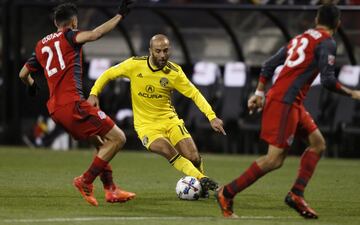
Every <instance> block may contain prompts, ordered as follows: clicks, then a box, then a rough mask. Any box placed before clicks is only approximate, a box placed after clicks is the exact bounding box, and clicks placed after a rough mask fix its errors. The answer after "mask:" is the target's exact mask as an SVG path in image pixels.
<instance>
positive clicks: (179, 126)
mask: <svg viewBox="0 0 360 225" xmlns="http://www.w3.org/2000/svg"><path fill="white" fill-rule="evenodd" d="M167 127H169V129H168V130H167V133H168V138H169V140H170V142H171V144H172V145H173V146H175V148H176V150H177V151H178V152H179V153H180V154H181V155H182V156H183V157H185V158H187V159H188V160H190V161H191V162H192V163H193V165H194V166H195V167H196V168H197V169H198V170H199V171H200V172H201V173H204V165H203V161H202V159H201V157H200V155H199V152H198V149H197V147H196V145H195V142H194V140H193V139H192V137H191V135H190V133H189V132H188V130H187V129H186V127H185V123H184V121H183V120H181V119H176V120H174V119H173V120H172V121H171V122H169V123H168V125H167Z"/></svg>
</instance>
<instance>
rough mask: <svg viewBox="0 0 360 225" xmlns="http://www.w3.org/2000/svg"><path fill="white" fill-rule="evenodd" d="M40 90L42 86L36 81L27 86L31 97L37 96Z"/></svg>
mask: <svg viewBox="0 0 360 225" xmlns="http://www.w3.org/2000/svg"><path fill="white" fill-rule="evenodd" d="M39 91H40V87H39V86H38V85H37V84H36V83H35V81H34V82H33V83H32V85H30V86H27V93H28V95H29V96H31V97H35V96H37V95H38V93H39Z"/></svg>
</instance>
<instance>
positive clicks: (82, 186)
mask: <svg viewBox="0 0 360 225" xmlns="http://www.w3.org/2000/svg"><path fill="white" fill-rule="evenodd" d="M73 185H74V186H75V187H76V188H77V189H78V190H79V191H80V193H81V195H82V196H83V198H84V199H85V200H86V201H87V202H88V203H89V204H91V205H93V206H98V205H99V203H98V202H97V200H96V198H95V197H94V185H93V184H86V183H85V182H84V178H83V177H82V176H79V177H75V178H74V181H73Z"/></svg>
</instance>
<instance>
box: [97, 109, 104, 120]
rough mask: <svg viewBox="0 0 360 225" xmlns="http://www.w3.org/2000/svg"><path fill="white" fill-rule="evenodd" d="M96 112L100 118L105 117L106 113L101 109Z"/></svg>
mask: <svg viewBox="0 0 360 225" xmlns="http://www.w3.org/2000/svg"><path fill="white" fill-rule="evenodd" d="M97 114H98V116H99V117H100V119H102V120H104V119H106V114H105V113H104V112H103V111H98V112H97Z"/></svg>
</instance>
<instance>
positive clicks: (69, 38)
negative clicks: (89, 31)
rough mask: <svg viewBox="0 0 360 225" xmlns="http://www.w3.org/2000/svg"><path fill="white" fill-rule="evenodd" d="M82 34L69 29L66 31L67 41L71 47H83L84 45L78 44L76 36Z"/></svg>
mask: <svg viewBox="0 0 360 225" xmlns="http://www.w3.org/2000/svg"><path fill="white" fill-rule="evenodd" d="M80 32H81V31H78V30H71V29H68V30H67V31H65V37H66V40H67V41H68V42H69V43H70V45H71V46H73V47H78V46H82V45H83V44H80V43H77V42H76V35H78V34H79V33H80Z"/></svg>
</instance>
